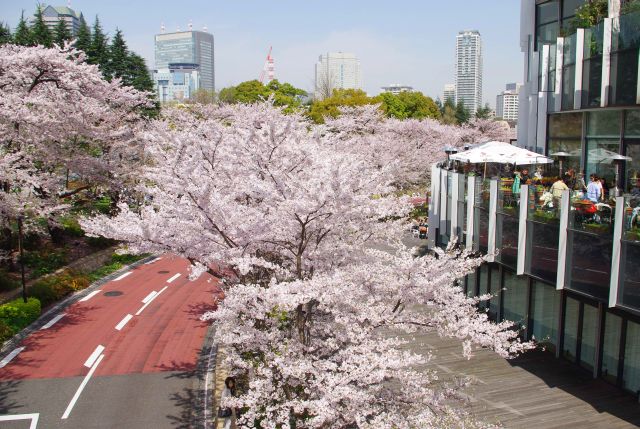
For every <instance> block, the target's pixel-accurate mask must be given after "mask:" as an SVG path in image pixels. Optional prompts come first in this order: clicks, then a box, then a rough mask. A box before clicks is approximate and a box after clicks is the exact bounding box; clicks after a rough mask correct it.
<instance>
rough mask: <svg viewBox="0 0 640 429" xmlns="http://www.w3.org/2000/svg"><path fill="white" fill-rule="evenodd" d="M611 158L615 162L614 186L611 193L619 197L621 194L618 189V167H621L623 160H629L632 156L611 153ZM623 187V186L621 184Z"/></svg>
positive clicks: (620, 190)
mask: <svg viewBox="0 0 640 429" xmlns="http://www.w3.org/2000/svg"><path fill="white" fill-rule="evenodd" d="M611 160H612V161H613V162H614V163H615V165H616V178H615V186H614V188H613V194H614V196H615V197H619V196H621V195H622V189H620V176H621V174H620V169H621V168H622V163H623V162H625V161H631V160H632V158H631V157H629V156H624V155H620V154H617V155H613V156H612V157H611ZM623 189H624V186H623Z"/></svg>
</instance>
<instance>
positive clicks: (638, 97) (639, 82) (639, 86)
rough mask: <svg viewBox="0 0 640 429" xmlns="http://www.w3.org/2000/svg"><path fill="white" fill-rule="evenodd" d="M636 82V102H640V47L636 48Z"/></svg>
mask: <svg viewBox="0 0 640 429" xmlns="http://www.w3.org/2000/svg"><path fill="white" fill-rule="evenodd" d="M636 82H637V84H636V104H640V49H639V50H638V78H637V80H636Z"/></svg>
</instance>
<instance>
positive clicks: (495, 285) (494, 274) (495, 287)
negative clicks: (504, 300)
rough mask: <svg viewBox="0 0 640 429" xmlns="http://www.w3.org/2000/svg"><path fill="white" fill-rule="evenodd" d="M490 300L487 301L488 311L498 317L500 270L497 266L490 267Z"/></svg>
mask: <svg viewBox="0 0 640 429" xmlns="http://www.w3.org/2000/svg"><path fill="white" fill-rule="evenodd" d="M489 292H490V293H491V295H492V297H491V301H490V302H489V313H491V314H492V315H493V317H498V311H499V310H500V270H499V268H498V267H497V266H493V267H491V289H490V290H489Z"/></svg>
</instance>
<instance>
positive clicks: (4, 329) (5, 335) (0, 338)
mask: <svg viewBox="0 0 640 429" xmlns="http://www.w3.org/2000/svg"><path fill="white" fill-rule="evenodd" d="M13 335H14V332H13V329H11V328H10V327H9V325H7V324H6V322H5V321H4V320H1V319H0V342H5V341H7V340H8V339H9V338H11V337H13Z"/></svg>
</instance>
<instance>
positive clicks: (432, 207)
mask: <svg viewBox="0 0 640 429" xmlns="http://www.w3.org/2000/svg"><path fill="white" fill-rule="evenodd" d="M439 224H440V169H439V168H438V167H437V166H436V164H433V165H432V166H431V199H430V200H429V231H428V236H427V238H428V239H427V246H428V247H430V248H434V247H435V246H436V242H437V232H438V225H439Z"/></svg>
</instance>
